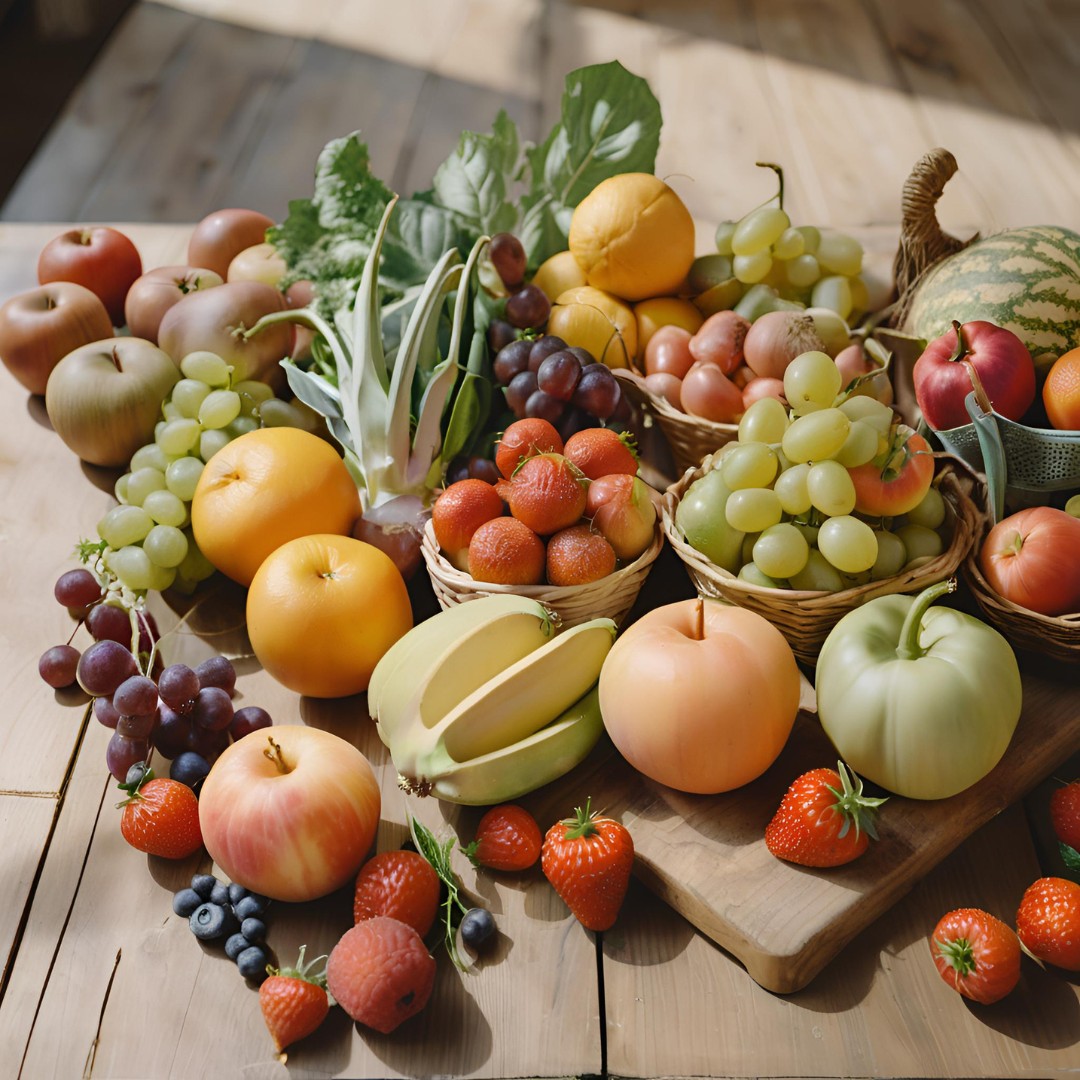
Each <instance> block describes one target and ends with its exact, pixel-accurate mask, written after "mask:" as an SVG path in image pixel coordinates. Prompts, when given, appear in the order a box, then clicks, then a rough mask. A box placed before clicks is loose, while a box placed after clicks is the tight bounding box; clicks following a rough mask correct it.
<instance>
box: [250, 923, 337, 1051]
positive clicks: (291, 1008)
mask: <svg viewBox="0 0 1080 1080" xmlns="http://www.w3.org/2000/svg"><path fill="white" fill-rule="evenodd" d="M306 948H307V946H306V945H301V946H300V956H299V957H298V959H297V961H296V967H294V968H281V969H280V970H279V969H278V968H267V971H268V972H269V973H270V977H269V978H268V979H265V980H264V981H263V983H262V985H261V986H260V987H259V1005H260V1006H261V1007H262V1014H263V1019H264V1020H265V1021H266V1026H267V1028H268V1029H269V1030H270V1037H271V1038H272V1039H273V1040H274V1049H275V1050H277V1052H278V1053H279V1054H280V1053H281V1052H282V1051H283V1050H284V1049H285V1047H286V1046H291V1045H292V1044H293V1043H294V1042H299V1041H300V1040H301V1039H303V1038H304V1037H305V1036H307V1035H310V1034H311V1033H312V1032H313V1031H314V1030H315V1029H316V1028H317V1027H318V1026H319V1025H320V1024H321V1023H322V1022H323V1021H324V1020H325V1019H326V1014H327V1013H328V1012H329V1011H330V998H329V996H328V995H327V993H326V972H325V967H324V968H323V970H322V971H319V972H317V973H316V972H313V971H312V970H311V969H312V968H313V967H314V966H315V965H316V964H318V963H319V962H320V961H323V960H325V959H326V957H325V956H319V957H316V958H315V959H314V960H312V961H310V962H309V963H307V964H305V963H304V950H305V949H306Z"/></svg>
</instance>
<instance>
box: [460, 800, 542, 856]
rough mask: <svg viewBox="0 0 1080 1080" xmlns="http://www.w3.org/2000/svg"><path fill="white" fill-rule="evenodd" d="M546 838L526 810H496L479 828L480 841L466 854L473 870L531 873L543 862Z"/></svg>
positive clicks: (507, 807)
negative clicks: (476, 867) (534, 864)
mask: <svg viewBox="0 0 1080 1080" xmlns="http://www.w3.org/2000/svg"><path fill="white" fill-rule="evenodd" d="M542 843H543V837H542V836H541V835H540V826H539V825H537V824H536V819H535V818H534V817H533V816H532V814H530V813H529V811H528V810H526V809H525V808H524V807H523V806H516V805H515V804H513V803H504V804H503V805H502V806H493V807H492V808H491V809H490V810H489V811H488V812H487V813H486V814H485V815H484V816H483V817H482V818H481V819H480V823H479V824H478V825H477V826H476V839H475V840H473V842H472V843H471V844H469V845H467V846H466V847H465V848H464V849H463V850H464V852H465V854H466V855H467V856H468V857H469V859H470V860H471V861H472V864H473V866H486V867H487V868H488V869H489V870H528V868H529V867H530V866H532V865H533V863H535V862H536V860H537V859H539V858H540V845H541V844H542Z"/></svg>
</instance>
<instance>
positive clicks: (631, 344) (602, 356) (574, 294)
mask: <svg viewBox="0 0 1080 1080" xmlns="http://www.w3.org/2000/svg"><path fill="white" fill-rule="evenodd" d="M547 328H548V333H549V334H557V335H558V336H559V337H561V338H562V339H563V341H565V342H566V344H567V345H577V346H578V347H579V348H582V349H587V350H588V351H589V352H590V353H591V354H592V355H593V357H594V358H595V359H597V360H599V361H601V362H602V363H604V364H607V366H608V367H612V368H620V367H629V366H630V361H631V360H632V359H633V358H634V357H635V356H636V355H637V320H636V319H635V318H634V312H633V310H632V309H631V308H630V307H629V306H628V305H626V304H624V303H623V302H622V301H621V300H620V299H619V298H618V297H617V296H612V295H611V293H606V292H603V291H602V290H601V289H594V288H593V287H592V286H591V285H581V286H579V287H578V288H576V289H568V290H567V291H566V292H564V293H562V294H560V296H559V297H558V299H557V300H556V301H555V303H554V304H553V305H552V307H551V315H550V316H549V317H548V326H547Z"/></svg>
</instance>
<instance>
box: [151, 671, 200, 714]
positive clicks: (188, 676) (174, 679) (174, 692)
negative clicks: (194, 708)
mask: <svg viewBox="0 0 1080 1080" xmlns="http://www.w3.org/2000/svg"><path fill="white" fill-rule="evenodd" d="M157 690H158V694H160V695H161V700H162V701H164V702H165V704H166V705H168V706H169V708H171V709H176V710H177V711H178V712H189V711H190V709H191V704H192V702H193V701H194V700H195V695H196V694H198V692H199V676H198V675H196V674H195V671H194V669H193V668H190V667H188V665H187V664H170V665H169V666H168V667H167V668H166V669H165V670H164V671H163V672H162V673H161V675H160V676H159V677H158V684H157Z"/></svg>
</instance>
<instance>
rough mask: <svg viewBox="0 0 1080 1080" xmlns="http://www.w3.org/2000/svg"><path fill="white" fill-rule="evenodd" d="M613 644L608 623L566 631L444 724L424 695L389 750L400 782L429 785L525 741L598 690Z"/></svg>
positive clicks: (485, 688) (510, 669)
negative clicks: (445, 774) (453, 769)
mask: <svg viewBox="0 0 1080 1080" xmlns="http://www.w3.org/2000/svg"><path fill="white" fill-rule="evenodd" d="M614 638H615V624H614V623H613V622H612V621H611V620H610V619H593V620H591V621H590V622H586V623H581V624H580V625H578V626H574V627H571V628H570V629H569V630H565V631H563V633H561V634H558V635H557V636H556V637H555V638H553V639H552V640H551V641H549V642H548V643H547V644H546V645H543V646H541V647H540V648H538V649H535V650H533V651H532V652H531V653H529V654H528V655H527V656H525V657H523V658H522V659H520V660H518V661H517V662H516V663H513V664H511V665H509V666H508V667H507V668H506V669H505V670H504V671H502V672H500V673H499V674H498V675H496V676H495V677H493V678H490V679H488V680H487V681H486V682H485V683H483V685H481V686H479V687H478V688H477V689H476V690H474V691H473V692H472V693H471V694H469V695H468V696H467V697H465V698H463V699H461V700H460V702H459V703H458V704H457V705H456V706H454V707H453V708H451V709H449V710H448V711H446V712H445V714H444V715H443V716H442V717H441V718H438V708H437V707H436V706H437V705H441V704H443V703H445V702H444V701H435V700H432V699H429V698H428V696H427V695H425V694H424V693H421V694H420V698H419V703H418V707H417V709H416V710H415V712H414V713H413V714H411V715H409V716H404V717H402V718H401V722H400V723H399V724H397V725H395V727H394V728H393V729H392V730H391V732H390V738H389V742H388V743H387V745H388V746H389V748H390V756H391V758H392V759H393V762H394V765H395V767H396V768H397V770H398V772H399V774H400V775H401V776H402V777H403V778H404V779H405V781H406V782H409V781H416V780H417V779H418V778H422V779H423V781H424V782H426V783H429V784H432V785H433V784H435V783H436V782H437V779H438V777H439V775H440V773H441V771H443V770H446V769H449V768H451V767H456V766H457V765H463V764H465V763H466V762H469V761H472V760H474V759H477V758H482V757H485V756H488V755H495V754H497V752H499V751H506V750H507V749H508V748H512V747H513V746H514V745H515V744H518V743H521V742H522V741H524V740H528V739H530V737H532V736H533V735H535V734H536V733H538V732H539V731H541V729H545V728H547V727H548V726H549V725H551V724H552V722H553V721H554V720H555V719H556V718H558V717H561V716H562V715H563V714H564V713H565V712H566V711H567V710H568V709H570V708H571V707H572V706H573V705H574V704H575V703H577V702H578V701H580V700H581V699H582V698H583V697H584V696H585V695H586V694H587V693H588V692H589V691H590V690H591V688H592V687H593V686H594V685H595V684H596V682H597V680H598V679H599V677H600V669H601V667H602V666H603V663H604V660H605V658H606V657H607V654H608V652H609V650H610V649H611V645H612V642H613V641H614ZM450 655H451V656H453V650H451V651H450ZM539 743H540V744H541V745H542V744H543V743H544V740H542V739H541V740H539ZM537 753H541V752H540V751H539V750H538V751H537Z"/></svg>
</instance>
